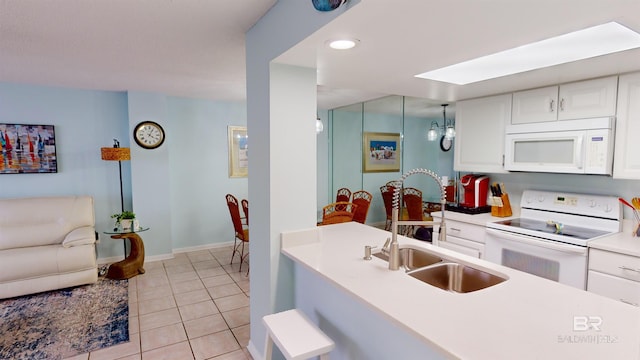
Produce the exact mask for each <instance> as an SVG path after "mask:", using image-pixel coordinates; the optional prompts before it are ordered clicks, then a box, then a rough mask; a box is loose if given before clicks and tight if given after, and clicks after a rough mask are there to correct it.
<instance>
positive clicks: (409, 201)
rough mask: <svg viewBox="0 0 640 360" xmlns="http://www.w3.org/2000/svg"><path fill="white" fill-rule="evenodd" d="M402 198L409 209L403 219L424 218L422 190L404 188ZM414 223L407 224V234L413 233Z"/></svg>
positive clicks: (418, 219) (419, 219)
mask: <svg viewBox="0 0 640 360" xmlns="http://www.w3.org/2000/svg"><path fill="white" fill-rule="evenodd" d="M402 200H403V202H404V206H405V208H406V209H407V217H406V219H405V218H403V220H417V221H422V220H423V211H422V191H420V190H418V189H416V188H412V187H406V188H403V189H402ZM413 230H414V225H410V226H407V227H406V229H405V235H410V234H413Z"/></svg>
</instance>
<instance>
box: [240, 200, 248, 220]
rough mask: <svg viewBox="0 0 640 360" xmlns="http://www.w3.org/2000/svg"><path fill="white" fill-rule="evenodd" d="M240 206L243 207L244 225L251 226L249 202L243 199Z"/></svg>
mask: <svg viewBox="0 0 640 360" xmlns="http://www.w3.org/2000/svg"><path fill="white" fill-rule="evenodd" d="M240 204H241V205H242V212H243V213H244V218H243V219H244V224H245V225H247V226H249V200H247V199H242V200H240Z"/></svg>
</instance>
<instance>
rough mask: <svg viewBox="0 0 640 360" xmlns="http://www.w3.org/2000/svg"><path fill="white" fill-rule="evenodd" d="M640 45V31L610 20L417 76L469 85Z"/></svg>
mask: <svg viewBox="0 0 640 360" xmlns="http://www.w3.org/2000/svg"><path fill="white" fill-rule="evenodd" d="M638 47H640V34H638V33H637V32H635V31H633V30H631V29H629V28H627V27H625V26H622V25H620V24H618V23H616V22H609V23H606V24H602V25H597V26H594V27H590V28H586V29H583V30H579V31H574V32H571V33H568V34H564V35H560V36H556V37H553V38H549V39H546V40H541V41H538V42H535V43H531V44H527V45H522V46H519V47H516V48H513V49H509V50H505V51H501V52H499V53H495V54H491V55H487V56H483V57H479V58H476V59H472V60H469V61H465V62H461V63H458V64H454V65H450V66H447V67H443V68H440V69H436V70H432V71H427V72H425V73H422V74H418V75H416V77H419V78H424V79H429V80H437V81H442V82H447V83H452V84H457V85H465V84H470V83H474V82H478V81H483V80H488V79H493V78H497V77H501V76H505V75H512V74H517V73H521V72H525V71H530V70H536V69H541V68H544V67H548V66H553V65H559V64H564V63H568V62H572V61H577V60H583V59H588V58H592V57H596V56H601V55H607V54H613V53H616V52H619V51H625V50H630V49H635V48H638Z"/></svg>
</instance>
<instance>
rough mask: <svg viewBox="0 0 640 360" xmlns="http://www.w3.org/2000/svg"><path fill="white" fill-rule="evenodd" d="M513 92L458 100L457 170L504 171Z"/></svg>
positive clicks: (455, 149)
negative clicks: (506, 131)
mask: <svg viewBox="0 0 640 360" xmlns="http://www.w3.org/2000/svg"><path fill="white" fill-rule="evenodd" d="M510 118H511V94H506V95H497V96H490V97H485V98H479V99H472V100H464V101H459V102H458V103H456V140H455V141H456V146H455V147H454V164H453V169H454V170H455V171H468V172H480V173H504V172H506V171H505V170H504V136H505V133H504V130H505V126H506V125H507V124H508V123H509V119H510Z"/></svg>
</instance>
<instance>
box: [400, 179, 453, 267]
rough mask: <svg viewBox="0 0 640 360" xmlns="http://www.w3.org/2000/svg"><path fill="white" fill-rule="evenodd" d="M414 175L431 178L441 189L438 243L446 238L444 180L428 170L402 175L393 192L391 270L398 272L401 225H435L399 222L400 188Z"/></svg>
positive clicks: (414, 221) (426, 222) (423, 222)
mask: <svg viewBox="0 0 640 360" xmlns="http://www.w3.org/2000/svg"><path fill="white" fill-rule="evenodd" d="M414 174H424V175H427V176H429V177H431V178H432V179H433V180H434V181H435V182H436V183H438V187H439V188H440V204H441V211H442V218H441V221H440V233H439V235H438V241H444V240H445V238H446V226H445V221H444V210H445V205H446V201H447V200H446V199H447V194H446V191H445V186H446V184H444V183H443V182H442V178H440V177H438V175H436V173H434V172H433V171H431V170H428V169H421V168H418V169H413V170H409V171H408V172H406V173H405V174H403V175H402V177H401V178H400V180H397V181H396V182H395V184H394V185H395V190H394V192H393V203H392V206H393V209H392V211H391V243H390V244H389V270H398V269H399V268H400V246H399V245H398V226H400V225H434V224H435V222H434V221H422V220H417V221H416V220H409V221H400V220H398V214H399V212H400V188H401V187H402V185H403V184H404V181H405V179H406V178H408V177H409V176H411V175H414Z"/></svg>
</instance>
